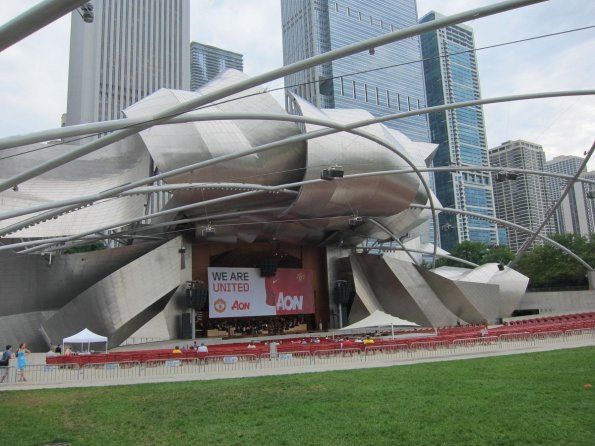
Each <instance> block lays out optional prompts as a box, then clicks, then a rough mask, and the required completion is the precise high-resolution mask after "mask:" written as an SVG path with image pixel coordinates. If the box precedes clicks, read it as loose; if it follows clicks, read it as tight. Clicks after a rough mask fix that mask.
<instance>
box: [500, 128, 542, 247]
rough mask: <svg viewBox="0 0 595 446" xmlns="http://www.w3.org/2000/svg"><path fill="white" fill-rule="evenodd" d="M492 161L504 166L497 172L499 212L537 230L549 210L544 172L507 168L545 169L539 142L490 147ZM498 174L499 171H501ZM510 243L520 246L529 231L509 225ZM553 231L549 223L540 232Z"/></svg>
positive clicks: (521, 142)
mask: <svg viewBox="0 0 595 446" xmlns="http://www.w3.org/2000/svg"><path fill="white" fill-rule="evenodd" d="M490 163H491V165H492V166H493V167H501V168H502V171H501V172H498V173H496V174H494V198H495V202H496V215H497V217H498V218H500V219H502V220H507V221H510V222H512V223H516V224H518V225H521V226H524V227H525V228H527V229H532V230H536V229H537V228H538V227H539V226H540V225H541V223H542V222H543V220H544V217H545V214H546V213H547V209H548V206H547V196H546V188H545V178H544V177H543V176H541V175H527V174H519V175H517V176H516V179H512V178H514V176H511V175H506V173H507V172H506V169H507V168H517V169H527V170H538V171H543V169H544V164H545V153H544V152H543V148H542V147H541V146H540V145H539V144H534V143H531V142H527V141H523V140H518V141H506V142H504V143H502V144H501V145H500V146H498V147H494V148H492V149H490ZM498 174H499V175H498ZM506 231H507V234H508V242H509V246H510V248H511V249H512V250H513V251H516V250H518V249H519V248H520V247H521V246H522V244H523V242H524V241H525V240H526V239H527V238H528V237H529V235H528V234H527V233H523V232H519V231H516V230H514V229H510V228H507V229H506ZM550 233H551V228H550V227H549V226H546V227H545V228H544V230H543V231H542V232H541V235H548V234H550Z"/></svg>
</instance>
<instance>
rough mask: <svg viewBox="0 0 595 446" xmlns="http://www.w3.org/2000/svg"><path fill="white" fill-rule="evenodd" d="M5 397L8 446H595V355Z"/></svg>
mask: <svg viewBox="0 0 595 446" xmlns="http://www.w3.org/2000/svg"><path fill="white" fill-rule="evenodd" d="M586 383H591V384H593V385H594V387H593V388H585V387H584V384H586ZM0 395H1V397H2V404H0V420H1V426H2V428H1V429H0V444H1V445H21V444H22V445H38V444H42V443H49V442H58V441H65V442H69V443H71V444H72V445H102V446H105V445H217V446H223V445H306V446H313V445H389V444H390V445H400V444H403V445H432V446H437V445H588V446H593V445H595V348H580V349H573V350H560V351H553V352H546V353H533V354H527V355H516V356H505V357H495V358H485V359H471V360H462V361H454V362H442V363H427V364H417V365H409V366H399V367H390V368H379V369H366V370H353V371H342V372H329V373H316V374H303V375H290V376H277V377H262V378H246V379H233V380H220V381H197V382H187V383H166V384H163V383H160V384H143V385H135V386H114V387H101V388H84V389H60V390H39V391H18V392H3V393H0Z"/></svg>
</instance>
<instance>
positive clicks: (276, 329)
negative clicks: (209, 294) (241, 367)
mask: <svg viewBox="0 0 595 446" xmlns="http://www.w3.org/2000/svg"><path fill="white" fill-rule="evenodd" d="M307 323H308V321H307V320H306V317H304V316H291V317H290V316H275V317H270V318H250V319H228V320H220V321H217V320H209V321H208V323H207V325H206V329H207V330H211V329H216V330H218V331H226V332H228V333H229V334H230V335H231V334H233V335H236V336H258V335H261V334H263V333H267V334H269V335H281V334H283V333H285V332H287V331H289V330H291V329H292V328H295V327H299V326H300V325H303V324H307ZM197 330H204V326H203V325H202V321H201V322H197Z"/></svg>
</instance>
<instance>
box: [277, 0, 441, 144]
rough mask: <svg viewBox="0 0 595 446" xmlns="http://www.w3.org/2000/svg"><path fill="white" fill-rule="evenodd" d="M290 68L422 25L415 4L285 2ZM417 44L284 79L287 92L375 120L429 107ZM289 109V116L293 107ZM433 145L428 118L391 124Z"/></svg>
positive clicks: (400, 0) (414, 40)
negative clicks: (364, 113)
mask: <svg viewBox="0 0 595 446" xmlns="http://www.w3.org/2000/svg"><path fill="white" fill-rule="evenodd" d="M281 17H282V21H283V62H284V64H285V65H288V64H291V63H294V62H297V61H300V60H303V59H306V58H308V57H312V56H315V55H318V54H321V53H325V52H328V51H331V50H334V49H337V48H342V47H344V46H346V45H349V44H352V43H355V42H359V41H362V40H365V39H369V38H372V37H376V36H379V35H382V34H386V33H389V32H393V31H397V30H399V29H403V28H408V27H410V26H414V25H416V24H417V6H416V4H415V0H384V1H378V0H374V1H372V0H366V1H364V0H338V1H332V0H281ZM420 59H421V48H420V42H419V38H418V37H411V38H408V39H405V40H401V41H398V42H395V43H391V44H389V45H385V46H382V47H379V48H374V49H373V50H371V51H364V52H361V53H359V54H354V55H352V56H349V57H345V58H343V59H340V60H335V61H333V62H328V63H325V64H323V65H321V66H317V67H314V68H310V69H308V70H304V71H301V72H299V73H295V74H292V75H289V76H287V77H286V78H285V87H286V89H287V90H288V91H291V92H294V93H296V94H298V95H299V96H301V97H303V98H305V99H306V100H308V101H310V102H311V103H313V104H314V105H316V106H318V107H320V108H352V109H353V108H356V109H364V110H367V111H369V112H370V113H371V114H372V115H374V116H384V115H387V114H392V113H397V112H399V111H409V110H416V109H419V108H422V107H425V106H426V95H425V90H424V81H423V69H422V64H421V63H420V62H419V61H420ZM287 108H288V110H289V111H291V110H290V107H289V104H288V107H287ZM385 124H386V125H387V126H389V127H391V128H394V129H396V130H399V131H401V132H402V133H404V134H405V135H406V136H408V137H409V138H410V139H411V140H413V141H420V142H429V128H428V122H427V117H426V115H420V116H413V117H409V118H405V119H399V120H395V121H390V122H386V123H385Z"/></svg>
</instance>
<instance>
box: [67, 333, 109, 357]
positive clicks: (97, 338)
mask: <svg viewBox="0 0 595 446" xmlns="http://www.w3.org/2000/svg"><path fill="white" fill-rule="evenodd" d="M95 342H105V352H106V353H107V338H106V337H105V336H101V335H98V334H96V333H93V332H92V331H91V330H89V329H88V328H85V329H83V330H82V331H79V332H78V333H77V334H73V335H72V336H69V337H67V338H64V339H62V351H64V345H65V344H66V343H71V344H81V350H82V348H83V344H87V351H90V348H91V347H90V346H91V344H92V343H95Z"/></svg>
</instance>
